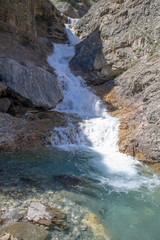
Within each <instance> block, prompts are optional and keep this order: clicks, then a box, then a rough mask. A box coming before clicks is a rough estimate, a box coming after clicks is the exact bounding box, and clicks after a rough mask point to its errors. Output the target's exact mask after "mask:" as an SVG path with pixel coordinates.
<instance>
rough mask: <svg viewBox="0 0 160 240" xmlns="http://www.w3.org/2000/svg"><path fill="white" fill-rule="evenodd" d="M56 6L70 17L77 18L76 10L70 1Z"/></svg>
mask: <svg viewBox="0 0 160 240" xmlns="http://www.w3.org/2000/svg"><path fill="white" fill-rule="evenodd" d="M57 8H58V9H59V10H60V11H61V12H62V13H63V14H64V15H66V16H68V17H71V18H79V15H78V14H77V12H76V11H75V10H74V8H73V7H72V5H71V4H70V3H62V4H58V5H57Z"/></svg>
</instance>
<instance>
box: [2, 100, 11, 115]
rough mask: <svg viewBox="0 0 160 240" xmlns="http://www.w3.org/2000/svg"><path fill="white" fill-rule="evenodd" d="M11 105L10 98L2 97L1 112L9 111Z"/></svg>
mask: <svg viewBox="0 0 160 240" xmlns="http://www.w3.org/2000/svg"><path fill="white" fill-rule="evenodd" d="M10 106H11V101H10V100H9V99H8V98H0V112H4V113H5V112H7V111H8V109H9V108H10Z"/></svg>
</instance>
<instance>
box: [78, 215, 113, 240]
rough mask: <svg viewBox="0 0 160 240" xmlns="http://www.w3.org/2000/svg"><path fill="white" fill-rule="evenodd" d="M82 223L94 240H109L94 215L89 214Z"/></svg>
mask: <svg viewBox="0 0 160 240" xmlns="http://www.w3.org/2000/svg"><path fill="white" fill-rule="evenodd" d="M82 222H83V224H85V225H86V226H87V227H89V228H91V230H92V232H93V234H94V236H95V237H96V239H99V240H110V238H109V237H108V236H107V235H106V233H105V231H104V228H103V225H102V223H101V222H100V220H99V219H98V217H97V216H96V215H95V214H93V213H89V214H88V216H87V217H86V218H84V219H83V220H82Z"/></svg>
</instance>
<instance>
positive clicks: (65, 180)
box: [54, 174, 87, 187]
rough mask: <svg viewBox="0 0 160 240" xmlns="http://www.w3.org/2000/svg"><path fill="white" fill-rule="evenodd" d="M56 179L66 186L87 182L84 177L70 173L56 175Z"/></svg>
mask: <svg viewBox="0 0 160 240" xmlns="http://www.w3.org/2000/svg"><path fill="white" fill-rule="evenodd" d="M54 179H55V180H57V181H59V182H60V183H62V184H63V185H64V186H68V187H71V186H76V185H82V184H84V183H87V181H85V180H84V179H82V178H79V177H76V176H70V175H65V174H64V175H56V176H54Z"/></svg>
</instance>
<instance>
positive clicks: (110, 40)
mask: <svg viewBox="0 0 160 240" xmlns="http://www.w3.org/2000/svg"><path fill="white" fill-rule="evenodd" d="M159 11H160V2H159V1H158V0H153V1H148V0H147V1H143V0H135V1H131V0H123V1H122V0H113V1H106V0H100V1H98V2H97V3H96V4H95V5H93V6H92V7H91V8H90V10H89V11H88V13H87V14H86V15H85V16H84V17H83V18H82V19H80V20H79V21H78V22H77V24H76V29H75V30H76V33H77V35H78V36H80V37H81V38H82V39H84V40H83V41H82V42H81V43H80V44H79V45H78V46H77V47H76V54H75V56H74V58H73V59H72V60H71V62H70V65H71V67H72V70H73V71H74V72H76V73H77V72H78V73H80V74H81V75H82V76H83V77H85V79H86V80H87V82H88V84H91V85H98V84H101V82H102V79H104V80H112V79H113V78H114V84H116V85H117V86H116V89H118V90H116V91H118V94H117V95H119V96H121V99H122V101H124V102H125V103H126V104H127V105H128V104H129V106H132V107H134V108H135V109H136V110H137V113H136V114H137V115H136V116H134V118H133V119H132V120H131V123H129V124H133V125H134V129H132V130H131V131H132V136H131V135H130V136H131V137H130V138H129V140H128V141H129V142H128V143H127V145H125V147H126V149H130V150H129V151H128V152H130V153H131V154H132V150H131V148H132V142H136V144H137V148H138V149H139V152H143V153H145V154H147V156H148V159H149V160H152V161H157V160H160V141H159V139H160V125H159V124H160V120H159V117H160V105H159V102H160V72H159V66H160V62H159V59H160V58H159V57H160V56H159V49H160V41H159V37H160V24H159V23H160V16H159ZM91 74H94V82H93V81H90V80H88V79H90V75H91ZM106 94H107V89H106ZM117 99H118V98H117ZM122 105H123V104H122ZM126 131H127V130H126ZM124 144H126V143H124Z"/></svg>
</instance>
